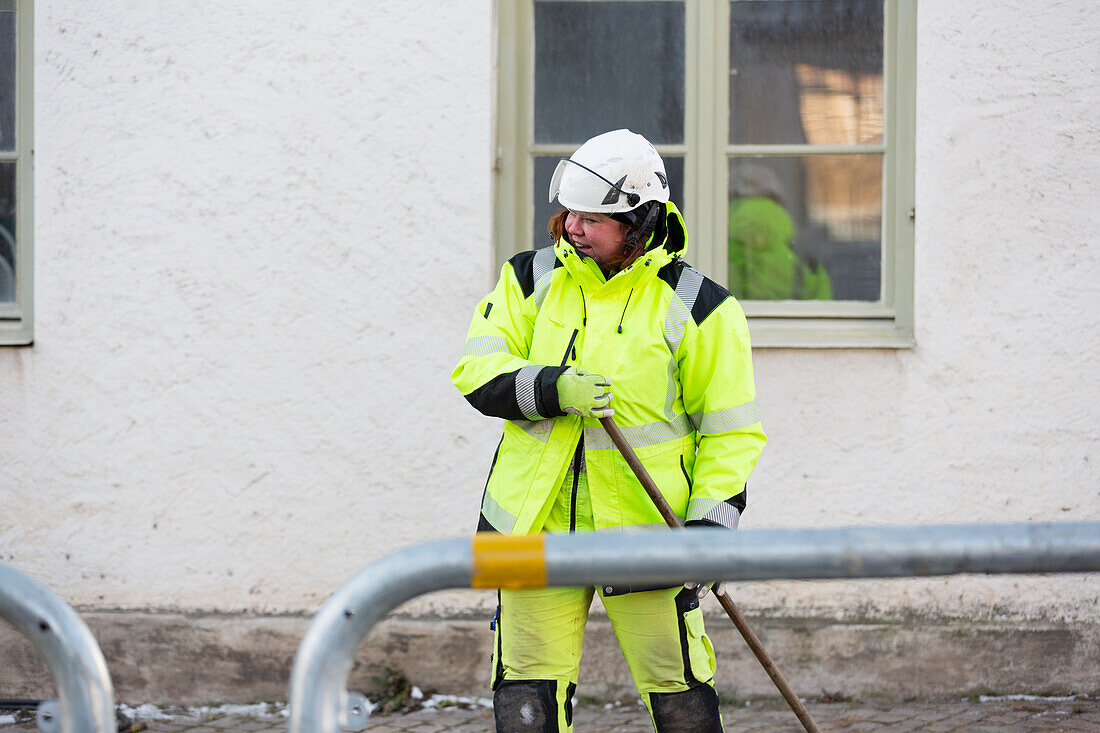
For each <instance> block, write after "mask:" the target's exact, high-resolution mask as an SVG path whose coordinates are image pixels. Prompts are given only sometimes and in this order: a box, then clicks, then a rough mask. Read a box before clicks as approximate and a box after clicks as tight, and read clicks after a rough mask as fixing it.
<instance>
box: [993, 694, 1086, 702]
mask: <svg viewBox="0 0 1100 733" xmlns="http://www.w3.org/2000/svg"><path fill="white" fill-rule="evenodd" d="M1087 699H1088V695H1069V696H1066V697H1043V696H1042V695H980V696H979V697H978V702H1004V701H1005V700H1011V701H1013V702H1020V701H1024V702H1073V701H1074V700H1087Z"/></svg>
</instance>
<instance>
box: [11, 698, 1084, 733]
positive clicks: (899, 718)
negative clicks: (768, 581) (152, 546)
mask: <svg viewBox="0 0 1100 733" xmlns="http://www.w3.org/2000/svg"><path fill="white" fill-rule="evenodd" d="M807 708H808V709H809V711H810V714H811V715H813V717H814V719H815V720H816V721H817V723H818V725H819V726H820V727H821V729H822V730H824V731H883V732H886V731H891V732H893V731H933V732H938V733H948V732H955V731H958V732H960V733H961V732H963V731H965V732H966V733H971V732H973V733H982V732H983V731H994V730H996V731H1003V730H1011V731H1072V732H1078V731H1096V732H1100V698H1084V697H1076V698H1029V697H1023V696H1014V697H1007V698H1006V697H1000V698H982V699H979V700H967V699H958V698H952V699H942V700H923V701H917V702H893V703H891V702H885V701H873V702H850V701H849V702H819V701H808V702H807ZM128 712H129V713H130V714H131V715H133V716H134V717H135V718H136V719H137V721H138V722H139V723H141V724H143V725H145V726H146V727H144V728H142V727H141V726H140V725H139V726H137V727H136V728H135V730H146V731H150V733H224V732H225V731H241V733H276V731H278V732H280V733H281V732H282V731H285V730H286V718H285V706H282V705H279V704H276V705H274V706H225V707H222V708H201V709H194V708H192V709H189V710H182V709H172V708H165V709H163V710H158V709H152V708H138V709H137V710H136V711H135V710H132V709H131V710H129V711H128ZM722 715H723V718H724V720H725V723H726V730H727V731H731V733H732V732H733V731H747V732H750V733H763V732H764V731H768V732H769V733H770V732H771V731H800V730H802V727H801V725H800V724H799V723H798V720H797V719H796V718H795V717H794V714H793V713H791V711H790V710H789V709H788V708H787V707H786V705H785V703H783V701H782V700H774V701H773V700H769V701H762V702H753V703H750V704H748V705H745V704H744V703H742V704H738V705H725V706H723V709H722ZM13 716H15V717H19V718H20V719H21V720H20V721H18V722H12V720H11V718H12V717H13ZM492 727H493V713H492V710H489V709H487V708H485V707H474V708H440V709H434V710H419V711H416V712H411V713H392V714H387V715H378V714H375V715H373V716H371V718H370V720H369V721H368V724H367V727H366V730H368V731H408V732H409V733H443V732H444V731H453V732H454V733H475V731H476V732H478V733H481V732H483V731H491V730H492ZM574 729H575V730H576V731H577V732H578V733H628V732H630V731H643V732H644V731H647V730H651V728H650V727H649V719H648V717H647V716H646V714H645V709H644V708H642V707H641V705H635V704H629V705H618V706H616V705H599V704H593V703H582V704H579V705H578V706H577V709H576V714H575V719H574ZM36 730H37V727H36V725H35V722H34V717H33V714H30V713H22V714H12V713H5V712H0V731H2V733H15V732H16V731H19V732H20V733H22V732H26V733H31V732H32V731H36Z"/></svg>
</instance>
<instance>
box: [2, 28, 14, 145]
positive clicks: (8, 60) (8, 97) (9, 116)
mask: <svg viewBox="0 0 1100 733" xmlns="http://www.w3.org/2000/svg"><path fill="white" fill-rule="evenodd" d="M0 150H15V13H13V12H10V11H6V12H5V11H3V10H0Z"/></svg>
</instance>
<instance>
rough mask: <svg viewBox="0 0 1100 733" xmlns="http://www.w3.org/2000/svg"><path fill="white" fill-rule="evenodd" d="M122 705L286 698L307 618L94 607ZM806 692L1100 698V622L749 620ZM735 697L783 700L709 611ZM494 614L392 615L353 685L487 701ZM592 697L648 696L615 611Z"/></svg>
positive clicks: (594, 637)
mask: <svg viewBox="0 0 1100 733" xmlns="http://www.w3.org/2000/svg"><path fill="white" fill-rule="evenodd" d="M82 617H83V618H84V619H85V621H86V622H87V624H88V626H89V627H90V628H91V630H92V633H93V634H94V635H95V637H96V639H97V640H98V641H99V644H100V647H101V648H102V649H103V654H104V656H105V657H106V658H107V663H108V666H109V667H110V670H111V677H112V680H113V681H114V685H115V690H116V695H117V698H118V700H119V701H122V702H127V703H131V704H136V703H144V702H153V703H158V704H201V703H208V702H215V701H231V702H255V701H261V700H282V699H285V698H286V694H287V683H288V680H289V678H290V670H291V666H292V664H293V659H294V653H295V651H296V649H297V647H298V643H299V642H300V641H301V638H302V636H303V634H304V633H305V630H306V627H307V626H308V624H309V619H308V618H306V617H301V616H246V615H188V614H173V613H139V612H86V613H83V614H82ZM748 621H749V623H750V625H751V626H752V628H753V629H754V630H755V631H756V633H757V634H758V635H759V636H760V638H761V640H762V641H763V643H764V646H765V647H766V648H767V649H768V651H769V653H771V655H772V657H773V658H774V659H775V661H776V664H777V665H778V666H779V668H780V670H781V671H782V672H783V674H784V675H785V676H786V677H787V679H788V680H789V681H790V683H791V686H792V687H793V688H794V689H795V690H796V691H797V692H798V693H799V695H800V696H802V697H818V696H824V695H830V696H834V697H851V698H864V699H866V698H868V697H872V696H878V697H884V698H911V697H916V696H932V695H953V694H968V693H973V692H983V693H986V692H988V693H1030V694H1052V695H1053V694H1067V693H1086V694H1089V695H1098V694H1100V676H1098V675H1097V674H1096V670H1097V669H1098V668H1100V625H1081V624H1077V625H1072V626H1069V625H1061V624H1057V623H1044V622H1034V621H1030V622H1012V623H998V622H974V621H967V620H943V619H941V620H920V621H913V620H907V621H905V622H901V621H881V620H876V621H859V622H853V621H843V622H840V621H830V620H822V619H798V618H773V617H766V616H764V617H760V616H751V615H750V616H748ZM707 625H708V634H709V635H710V637H711V639H712V641H713V642H714V646H715V648H716V650H717V652H718V667H719V673H718V674H719V678H718V690H719V692H720V693H721V694H722V695H723V697H724V699H730V698H737V699H746V698H760V697H776V696H778V693H777V692H776V690H775V688H774V687H773V686H772V684H771V681H770V680H769V679H768V678H767V676H766V675H765V674H764V672H763V670H762V669H761V667H760V665H759V664H758V663H757V662H756V660H755V658H754V657H753V656H752V653H751V652H750V651H749V649H748V647H747V646H746V645H745V643H744V642H743V641H742V640H741V638H740V636H739V635H738V634H737V631H736V630H735V629H734V628H733V625H732V624H731V623H729V621H728V620H727V619H726V618H725V617H724V616H710V617H708V624H707ZM491 643H492V634H491V632H490V631H489V628H488V619H482V618H478V619H412V618H405V617H391V618H390V619H388V620H387V621H385V622H384V623H383V624H381V625H380V626H378V627H377V628H376V629H375V630H374V632H373V633H372V634H371V635H370V637H369V638H368V639H367V642H366V644H365V645H364V647H363V648H362V649H361V650H360V652H359V655H358V658H357V662H356V665H355V669H354V671H353V673H352V676H351V678H350V681H349V688H350V689H358V690H370V689H376V688H377V684H376V682H375V679H374V678H375V677H376V676H377V675H378V674H379V671H380V669H381V667H382V666H383V665H385V666H387V667H389V668H391V669H393V670H395V671H397V672H400V673H402V674H404V675H405V676H406V677H408V678H409V679H410V680H411V681H412V683H413V684H416V685H418V686H420V687H421V689H423V690H424V691H425V692H441V693H447V694H457V695H479V696H481V695H488V680H489V654H490V647H491ZM584 650H585V651H584V660H583V663H582V669H581V683H580V689H579V690H578V694H579V695H583V696H585V697H591V698H596V699H602V700H611V699H630V698H633V697H634V696H635V692H634V689H633V685H632V683H631V681H630V676H629V674H628V673H627V670H626V665H625V663H624V662H623V659H622V656H621V655H620V653H619V651H618V646H617V644H616V642H615V639H614V636H613V635H612V633H611V629H610V626H609V625H608V623H607V620H606V618H602V617H599V616H594V617H593V618H592V619H591V620H590V622H589V628H588V632H587V636H586V639H585V647H584ZM53 695H54V692H53V687H52V683H51V681H50V677H49V672H48V670H47V668H46V665H45V662H44V661H43V660H41V659H40V658H38V656H37V654H36V652H35V651H34V649H33V647H31V645H30V644H29V643H28V642H27V641H26V640H24V639H23V638H22V637H21V636H20V635H19V634H18V633H17V632H16V631H15V630H14V629H12V628H11V627H8V626H6V625H2V626H0V697H33V698H48V697H52V696H53Z"/></svg>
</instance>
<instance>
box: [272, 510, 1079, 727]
mask: <svg viewBox="0 0 1100 733" xmlns="http://www.w3.org/2000/svg"><path fill="white" fill-rule="evenodd" d="M1096 571H1100V522H1093V523H1080V524H1004V525H951V526H913V527H873V528H872V527H868V528H854V529H801V530H799V529H786V530H783V529H774V530H741V531H738V532H729V531H726V530H720V529H715V530H708V529H692V530H688V531H672V530H654V531H646V532H637V533H631V534H585V535H530V536H522V537H504V536H501V535H491V534H487V533H486V534H479V535H476V536H475V537H474V538H473V539H472V540H471V539H469V538H464V539H449V540H439V541H435V542H427V543H423V544H419V545H414V546H411V547H407V548H405V549H402V550H399V551H397V552H394V553H393V554H391V555H388V556H386V557H383V558H381V559H380V560H378V561H376V562H374V563H372V564H370V565H368V566H367V567H365V568H364V569H363V570H361V571H360V572H359V573H357V574H356V575H355V576H353V577H352V578H351V579H350V580H349V581H348V582H347V583H345V584H344V585H343V586H342V587H341V588H340V589H339V590H337V591H336V593H334V594H333V595H332V597H330V598H329V600H328V601H326V602H325V604H324V606H322V608H321V610H320V611H318V612H317V615H316V616H315V617H314V618H313V621H312V622H311V623H310V626H309V629H308V630H307V631H306V635H305V637H304V638H303V640H302V643H301V645H300V646H299V647H298V653H297V656H296V657H295V660H294V669H293V672H292V673H291V678H290V699H289V702H290V720H289V730H290V731H291V733H338V732H339V731H343V730H360V729H362V727H364V725H365V723H366V719H367V715H368V713H367V709H366V706H365V699H364V698H363V696H362V695H358V694H355V693H348V691H347V689H346V685H347V678H348V674H349V673H350V672H351V667H352V663H353V661H354V657H355V653H356V651H357V650H358V648H359V647H360V645H361V644H362V642H363V640H364V639H365V638H366V636H367V634H368V633H369V632H370V630H371V628H372V627H373V626H374V624H375V623H376V622H378V621H379V620H380V619H381V618H382V617H383V616H384V615H386V613H388V612H389V611H390V610H392V609H394V608H396V607H397V606H399V605H400V604H401V603H404V602H405V601H407V600H409V599H411V598H414V597H416V596H418V595H421V594H423V593H428V592H430V591H435V590H442V589H445V588H471V587H472V588H541V587H545V586H577V585H593V584H596V583H642V582H646V583H668V584H669V585H673V584H676V583H680V582H684V581H687V580H698V579H699V578H713V579H724V580H731V581H746V580H773V579H790V580H795V579H801V580H806V579H826V578H890V577H907V576H928V575H953V574H957V573H1063V572H1096Z"/></svg>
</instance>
